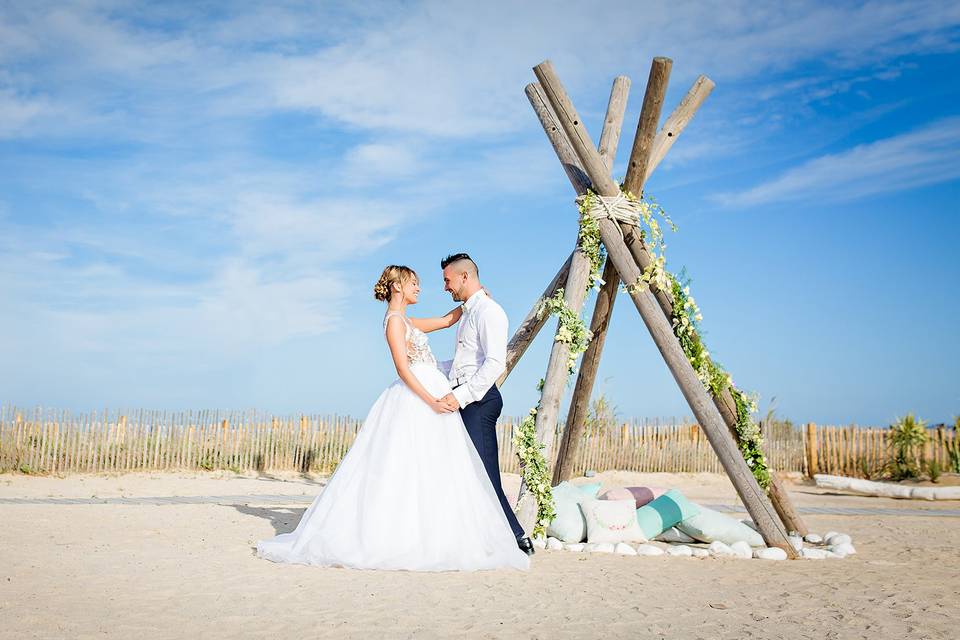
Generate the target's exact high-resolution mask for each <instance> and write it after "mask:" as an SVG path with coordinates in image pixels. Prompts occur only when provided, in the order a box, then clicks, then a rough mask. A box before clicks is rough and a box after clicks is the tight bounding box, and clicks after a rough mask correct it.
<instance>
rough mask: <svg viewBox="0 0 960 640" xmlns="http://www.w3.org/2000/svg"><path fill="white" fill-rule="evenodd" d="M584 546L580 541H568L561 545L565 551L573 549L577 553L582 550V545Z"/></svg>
mask: <svg viewBox="0 0 960 640" xmlns="http://www.w3.org/2000/svg"><path fill="white" fill-rule="evenodd" d="M584 546H586V545H584V544H583V543H582V542H568V543H567V544H565V545H563V548H564V549H565V550H567V551H575V552H577V553H579V552H581V551H583V547H584Z"/></svg>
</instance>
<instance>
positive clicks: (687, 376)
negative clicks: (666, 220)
mask: <svg viewBox="0 0 960 640" xmlns="http://www.w3.org/2000/svg"><path fill="white" fill-rule="evenodd" d="M534 72H535V73H536V75H537V78H538V79H539V80H540V84H541V85H542V87H543V89H544V93H545V95H546V96H547V99H548V100H549V102H550V105H551V106H552V107H553V111H554V113H555V114H556V115H557V117H558V119H559V121H560V125H561V127H562V128H563V130H564V131H565V132H566V134H567V138H568V139H569V141H570V143H571V146H572V147H573V150H574V152H575V153H576V154H577V157H578V158H579V159H580V162H581V165H582V166H583V167H584V170H585V171H586V173H587V176H588V177H589V178H590V181H591V183H592V184H593V187H594V189H595V190H596V191H597V192H598V193H599V195H601V196H607V197H612V196H615V195H617V194H618V193H619V192H620V187H619V186H618V185H617V184H616V183H615V182H614V181H613V180H612V179H611V178H610V175H609V172H608V171H606V167H605V165H604V164H603V160H602V158H600V155H599V154H598V153H597V151H596V149H594V146H593V143H592V142H591V140H590V136H589V134H588V133H587V131H586V127H584V126H583V123H582V121H581V120H580V116H579V115H578V114H577V111H576V109H575V108H574V106H573V103H572V102H571V101H570V98H569V97H568V96H567V93H566V91H565V90H564V88H563V85H562V84H561V83H560V80H559V78H558V77H557V75H556V72H555V71H554V69H553V65H552V64H551V63H550V62H549V61H547V62H544V63H541V64H539V65H537V67H535V68H534ZM600 234H601V238H602V240H603V243H604V245H605V246H606V248H607V253H608V256H609V257H610V259H611V260H612V261H613V263H614V266H615V267H616V269H617V271H618V272H619V274H620V278H621V280H622V281H623V282H624V284H625V285H627V286H628V287H630V297H631V299H632V300H633V302H634V305H635V306H636V308H637V311H638V312H639V313H640V316H641V317H642V318H643V322H644V324H645V325H646V326H647V329H648V331H649V332H650V335H651V337H652V338H653V340H654V343H655V344H656V345H657V348H658V349H659V350H660V353H661V355H662V356H663V358H664V360H665V361H666V363H667V366H668V367H669V368H670V372H671V373H672V374H673V377H674V379H675V380H676V381H677V384H678V385H679V387H680V390H681V392H682V393H683V395H684V398H686V400H687V403H688V404H689V406H690V408H691V410H692V411H693V413H694V415H695V416H696V417H697V420H698V422H699V423H700V425H701V427H702V428H703V429H704V431H705V432H706V434H707V438H708V439H709V440H710V444H711V445H712V446H713V448H714V451H716V453H717V457H718V458H719V459H720V462H721V464H722V465H723V467H724V469H725V470H726V472H727V475H728V476H729V477H730V479H731V481H732V482H733V484H734V487H736V489H737V493H738V494H739V496H740V499H741V500H742V501H743V503H744V506H745V507H746V508H747V511H748V512H749V514H750V516H751V518H753V521H754V523H756V525H757V528H758V529H759V530H760V534H761V535H762V536H763V538H764V540H765V541H766V543H767V545H769V546H774V547H779V548H782V549H783V550H784V551H785V552H786V553H787V555H788V557H796V551H795V550H794V548H793V546H792V545H791V544H790V541H789V540H788V539H787V533H786V531H785V530H784V529H783V526H782V524H781V522H780V520H779V518H778V517H777V513H776V511H775V510H774V508H773V505H771V504H770V501H769V499H768V498H767V495H766V494H765V493H764V492H763V490H762V489H761V488H760V485H759V484H758V483H757V481H756V478H754V477H753V474H752V473H750V469H749V468H748V467H747V463H746V462H745V461H744V459H743V456H742V455H741V454H740V451H739V450H738V448H737V445H736V443H735V442H734V441H733V439H732V438H731V437H730V434H729V431H728V430H727V427H726V424H725V423H724V421H723V418H722V417H721V416H720V412H719V411H718V410H717V407H716V406H715V405H714V403H713V400H712V399H711V397H710V395H709V394H708V393H707V390H706V388H705V387H704V385H703V383H701V382H700V380H699V379H698V378H697V375H696V372H695V371H694V370H693V367H692V366H691V365H690V362H689V361H688V360H687V357H686V355H685V354H684V353H683V349H682V348H681V347H680V343H679V342H678V341H677V339H676V336H674V334H673V329H672V327H671V326H670V322H669V321H668V320H667V318H666V317H664V314H663V312H662V311H661V310H660V309H659V305H658V304H657V301H656V299H655V298H654V296H653V294H652V293H650V291H649V290H645V291H640V290H638V289H636V288H634V287H633V285H634V284H635V283H636V282H637V281H638V280H639V278H640V273H641V272H640V269H639V267H638V266H637V264H636V261H635V260H634V258H633V256H632V255H631V254H630V251H629V250H628V248H627V246H626V244H625V243H624V240H623V238H621V237H620V230H619V227H618V226H617V225H616V223H614V222H612V221H610V220H608V219H602V220H600Z"/></svg>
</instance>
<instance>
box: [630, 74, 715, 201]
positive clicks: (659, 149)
mask: <svg viewBox="0 0 960 640" xmlns="http://www.w3.org/2000/svg"><path fill="white" fill-rule="evenodd" d="M713 87H714V83H713V80H711V79H710V78H708V77H707V76H700V77H699V78H697V79H696V81H695V82H694V83H693V86H692V87H690V90H689V91H687V95H685V96H684V97H683V100H681V101H680V104H679V105H677V108H676V109H674V110H673V113H671V114H670V116H669V117H668V118H667V121H666V122H665V123H663V128H662V129H660V132H659V133H658V134H657V137H656V138H654V140H653V150H652V152H651V154H650V161H649V162H648V163H647V169H646V175H645V176H644V181H646V180H648V179H649V178H650V174H651V173H653V171H654V169H656V168H657V165H659V164H660V161H661V160H663V158H664V156H666V155H667V151H670V147H672V146H673V143H674V142H676V141H677V138H679V137H680V134H681V133H682V132H683V130H684V129H685V128H686V126H687V124H689V123H690V121H691V120H692V119H693V116H694V114H695V113H696V112H697V109H699V108H700V105H702V104H703V101H704V100H706V99H707V96H709V95H710V92H711V91H713ZM634 193H636V192H634ZM637 195H638V196H639V195H640V194H639V193H637Z"/></svg>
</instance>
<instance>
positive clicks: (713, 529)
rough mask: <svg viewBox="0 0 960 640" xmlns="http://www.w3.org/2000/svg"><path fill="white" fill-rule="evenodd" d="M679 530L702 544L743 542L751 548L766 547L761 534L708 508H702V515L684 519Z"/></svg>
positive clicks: (678, 527) (679, 525) (734, 519)
mask: <svg viewBox="0 0 960 640" xmlns="http://www.w3.org/2000/svg"><path fill="white" fill-rule="evenodd" d="M677 529H680V531H683V532H684V533H685V534H687V535H688V536H690V537H692V538H696V539H697V540H700V541H701V542H723V543H725V544H733V543H734V542H739V541H741V540H743V541H744V542H746V543H747V544H749V545H750V546H751V547H762V546H764V543H763V536H761V535H760V534H759V533H757V532H756V531H754V530H753V529H751V528H750V527H748V526H747V525H745V524H743V523H742V522H740V521H739V520H737V519H736V518H731V517H730V516H728V515H726V514H725V513H720V512H719V511H714V510H713V509H708V508H707V507H700V513H698V514H696V515H694V516H692V517H689V518H684V520H683V522H681V523H679V524H678V525H677Z"/></svg>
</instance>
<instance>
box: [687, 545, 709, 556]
mask: <svg viewBox="0 0 960 640" xmlns="http://www.w3.org/2000/svg"><path fill="white" fill-rule="evenodd" d="M690 551H691V552H692V553H693V557H694V558H709V557H710V551H709V550H707V549H704V548H703V547H694V548H693V549H691V550H690Z"/></svg>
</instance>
